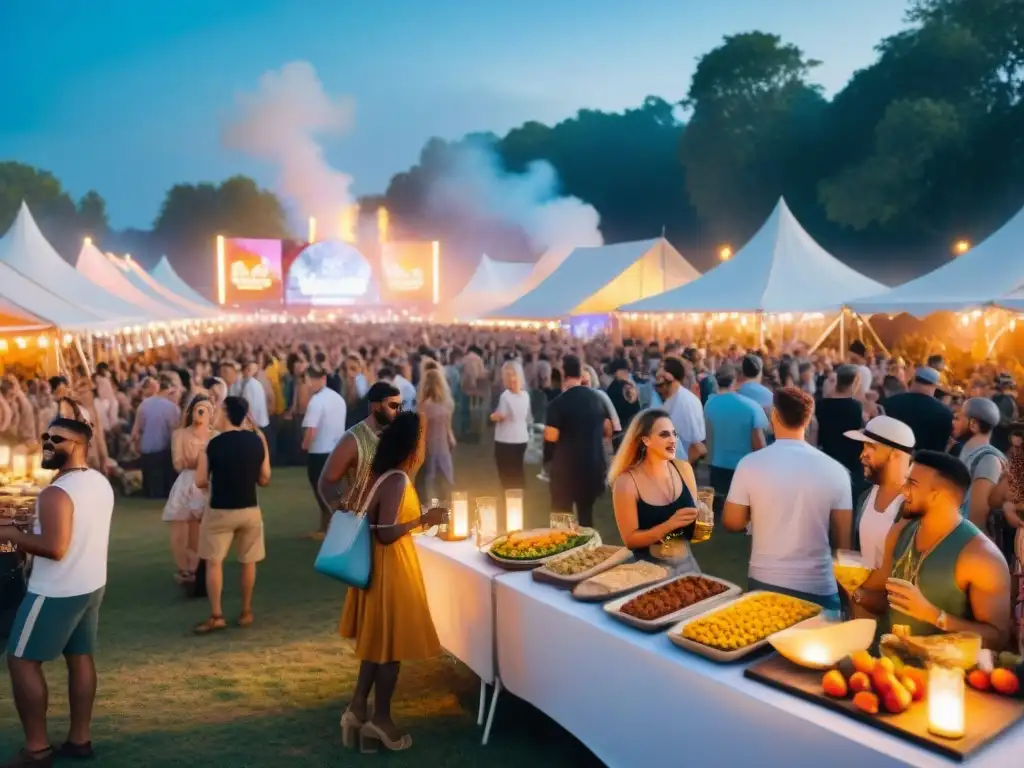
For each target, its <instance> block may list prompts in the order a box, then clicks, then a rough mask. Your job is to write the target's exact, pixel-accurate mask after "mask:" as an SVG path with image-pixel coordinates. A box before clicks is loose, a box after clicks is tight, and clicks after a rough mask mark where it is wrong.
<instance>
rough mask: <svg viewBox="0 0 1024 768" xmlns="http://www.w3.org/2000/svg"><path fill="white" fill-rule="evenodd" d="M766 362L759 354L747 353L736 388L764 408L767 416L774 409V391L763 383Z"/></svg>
mask: <svg viewBox="0 0 1024 768" xmlns="http://www.w3.org/2000/svg"><path fill="white" fill-rule="evenodd" d="M763 373H764V363H762V362H761V358H760V357H758V356H757V355H753V354H751V355H747V356H746V357H744V358H743V362H742V363H741V364H740V380H739V387H738V388H737V389H736V391H737V392H739V393H740V394H741V395H743V396H744V397H748V398H750V399H751V400H753V401H754V402H755V403H757V404H758V405H759V406H761V407H762V408H763V409H764V412H765V417H766V418H767V415H768V413H770V412H771V410H772V391H771V390H770V389H768V387H766V386H765V385H764V384H762V383H761V376H762V374H763Z"/></svg>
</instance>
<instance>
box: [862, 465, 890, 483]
mask: <svg viewBox="0 0 1024 768" xmlns="http://www.w3.org/2000/svg"><path fill="white" fill-rule="evenodd" d="M884 474H885V467H884V466H882V467H875V466H865V467H864V477H865V478H867V481H868V482H869V483H871V484H872V485H881V484H882V480H883V476H884Z"/></svg>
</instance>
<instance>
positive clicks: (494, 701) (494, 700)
mask: <svg viewBox="0 0 1024 768" xmlns="http://www.w3.org/2000/svg"><path fill="white" fill-rule="evenodd" d="M499 694H501V678H500V677H496V678H495V679H494V695H493V696H491V710H490V712H488V713H487V725H485V726H484V738H483V741H482V742H481V743H482V744H483V745H484V746H485V747H486V746H487V742H488V740H489V739H490V738H491V726H492V725H494V710H496V709H497V708H498V696H499Z"/></svg>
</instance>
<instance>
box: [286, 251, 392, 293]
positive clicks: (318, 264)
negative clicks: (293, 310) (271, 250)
mask: <svg viewBox="0 0 1024 768" xmlns="http://www.w3.org/2000/svg"><path fill="white" fill-rule="evenodd" d="M283 265H284V274H285V278H284V302H285V304H287V305H288V306H290V307H344V306H363V305H368V304H377V303H379V302H380V289H379V287H378V285H377V280H376V278H375V276H374V274H373V266H372V265H371V264H370V262H369V261H368V260H367V258H366V257H365V256H364V255H363V254H362V253H361V252H360V251H359V249H357V248H356V247H355V246H353V245H352V244H350V243H346V242H344V241H341V240H323V241H321V242H318V243H291V242H289V243H285V246H284V255H283Z"/></svg>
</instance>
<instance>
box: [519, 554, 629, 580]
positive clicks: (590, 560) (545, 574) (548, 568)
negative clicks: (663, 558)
mask: <svg viewBox="0 0 1024 768" xmlns="http://www.w3.org/2000/svg"><path fill="white" fill-rule="evenodd" d="M632 556H633V553H632V552H630V551H629V550H628V549H627V548H626V547H612V546H609V545H607V544H602V545H600V546H596V547H583V548H577V549H572V550H569V551H568V552H566V553H564V554H561V555H556V556H555V557H553V558H551V559H550V560H548V561H547V562H546V563H545V564H544V565H542V566H541V567H540V568H537V569H535V570H534V572H533V578H535V579H536V580H537V581H545V582H548V583H549V584H554V585H555V586H559V587H565V588H569V589H571V588H572V587H573V586H575V585H576V584H578V583H579V582H581V581H584V580H586V579H588V578H590V577H591V576H595V575H597V574H599V573H601V572H603V571H607V570H608V569H609V568H614V567H615V566H616V565H619V564H620V563H624V562H626V561H627V560H629V559H630V558H631V557H632Z"/></svg>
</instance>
